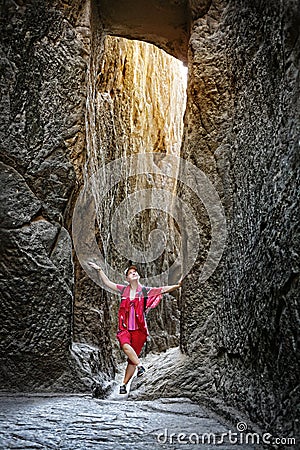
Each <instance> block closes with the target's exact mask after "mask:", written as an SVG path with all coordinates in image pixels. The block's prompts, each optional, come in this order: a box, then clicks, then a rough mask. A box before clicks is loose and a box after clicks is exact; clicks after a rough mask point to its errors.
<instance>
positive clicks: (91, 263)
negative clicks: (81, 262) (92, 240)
mask: <svg viewBox="0 0 300 450" xmlns="http://www.w3.org/2000/svg"><path fill="white" fill-rule="evenodd" d="M87 263H88V265H89V266H91V267H93V268H94V269H96V270H100V269H101V267H100V266H98V264H95V263H94V262H93V261H88V262H87Z"/></svg>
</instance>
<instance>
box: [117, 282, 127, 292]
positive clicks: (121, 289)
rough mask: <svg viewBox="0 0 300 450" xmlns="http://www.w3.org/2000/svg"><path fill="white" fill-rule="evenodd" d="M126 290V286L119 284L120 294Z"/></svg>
mask: <svg viewBox="0 0 300 450" xmlns="http://www.w3.org/2000/svg"><path fill="white" fill-rule="evenodd" d="M125 288H126V286H125V284H117V289H118V290H119V291H120V293H122V292H123V290H124V289H125Z"/></svg>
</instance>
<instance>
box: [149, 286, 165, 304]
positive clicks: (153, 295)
mask: <svg viewBox="0 0 300 450" xmlns="http://www.w3.org/2000/svg"><path fill="white" fill-rule="evenodd" d="M146 290H147V294H148V298H147V309H148V308H149V309H152V308H155V307H156V306H157V305H158V304H159V302H160V301H161V299H162V293H161V291H162V288H161V287H159V288H146Z"/></svg>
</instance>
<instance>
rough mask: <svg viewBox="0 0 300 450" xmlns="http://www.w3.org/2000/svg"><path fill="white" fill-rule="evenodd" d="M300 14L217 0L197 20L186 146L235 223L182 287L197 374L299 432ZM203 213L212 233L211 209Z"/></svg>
mask: <svg viewBox="0 0 300 450" xmlns="http://www.w3.org/2000/svg"><path fill="white" fill-rule="evenodd" d="M299 18H300V16H299V4H298V3H297V2H294V1H290V2H287V3H284V4H283V3H280V2H276V1H274V2H268V3H265V2H263V3H261V2H255V1H254V2H251V3H249V2H247V1H245V2H243V1H242V2H239V7H238V8H237V5H236V3H235V2H226V4H225V3H223V2H219V1H215V2H213V3H212V6H211V9H210V11H209V13H208V14H207V15H206V16H205V17H204V18H202V19H199V20H197V21H195V22H194V23H193V27H192V33H191V39H190V50H189V51H190V56H189V59H190V65H189V71H190V72H189V73H190V82H189V87H188V106H187V113H186V116H185V124H186V126H185V138H184V150H183V155H184V157H185V158H188V159H190V160H191V161H193V162H194V164H196V165H197V166H198V167H200V168H202V170H204V171H205V173H206V174H208V175H209V177H210V179H211V181H213V182H214V184H215V186H216V188H217V189H218V191H219V194H220V196H221V198H222V201H223V204H224V207H225V210H226V216H227V233H228V234H227V246H226V249H225V252H224V255H223V261H222V264H220V265H219V267H218V269H217V271H216V272H215V273H214V275H213V276H212V277H211V278H210V279H209V280H208V282H206V283H205V284H204V285H198V286H197V279H198V278H199V274H200V271H201V266H202V264H203V260H204V259H205V251H207V247H205V245H204V246H203V249H201V252H200V254H199V260H198V268H195V270H194V273H191V275H190V277H189V278H188V281H187V283H186V285H185V288H184V292H183V300H182V301H183V304H184V311H183V317H182V334H181V345H182V347H183V348H184V349H185V351H186V352H187V353H188V354H189V355H191V356H192V357H193V358H194V360H195V365H196V366H198V367H200V373H201V376H199V378H198V382H197V380H196V379H195V380H194V381H195V386H197V385H198V386H199V394H201V393H202V394H204V396H206V397H207V399H208V401H210V402H212V401H213V399H217V398H218V396H221V398H223V399H224V400H225V401H226V402H227V404H228V405H232V406H235V407H237V408H239V409H240V410H241V411H244V412H246V413H247V414H248V415H249V417H250V418H251V419H252V420H253V421H256V422H259V423H260V424H262V425H263V426H265V427H267V428H268V429H277V430H279V431H280V432H282V430H285V431H286V432H288V433H290V434H291V435H296V434H297V433H299V422H298V418H297V416H299V410H298V406H297V404H298V405H299V379H300V377H299V375H300V374H299V347H297V340H298V337H297V336H298V332H299V304H298V301H299V228H298V221H299V181H300V174H299V112H300V109H299V106H300V105H299V45H298V44H297V43H298V40H299ZM200 224H201V225H200V226H201V227H202V236H207V237H209V233H210V230H209V225H208V223H207V221H205V216H202V217H201V218H200ZM297 361H298V362H297ZM202 373H203V375H202ZM189 375H190V374H189ZM189 375H188V376H189Z"/></svg>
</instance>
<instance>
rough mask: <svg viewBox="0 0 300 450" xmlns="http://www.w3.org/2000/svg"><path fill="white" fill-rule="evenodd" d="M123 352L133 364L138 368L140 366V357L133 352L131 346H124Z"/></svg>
mask: <svg viewBox="0 0 300 450" xmlns="http://www.w3.org/2000/svg"><path fill="white" fill-rule="evenodd" d="M122 350H123V352H124V353H125V355H126V356H128V358H129V359H130V361H131V362H133V364H135V365H136V366H138V365H139V364H140V360H139V358H138V355H137V354H136V353H135V351H134V350H133V348H132V347H131V345H129V344H124V345H123V347H122Z"/></svg>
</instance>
